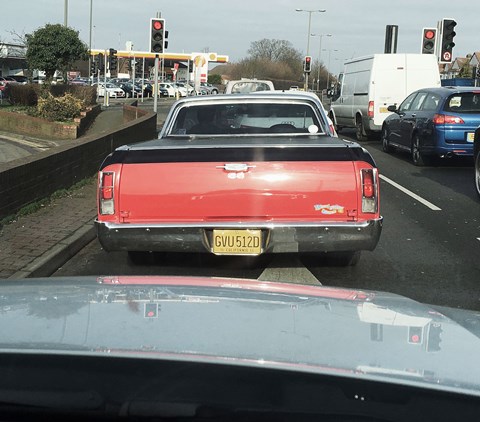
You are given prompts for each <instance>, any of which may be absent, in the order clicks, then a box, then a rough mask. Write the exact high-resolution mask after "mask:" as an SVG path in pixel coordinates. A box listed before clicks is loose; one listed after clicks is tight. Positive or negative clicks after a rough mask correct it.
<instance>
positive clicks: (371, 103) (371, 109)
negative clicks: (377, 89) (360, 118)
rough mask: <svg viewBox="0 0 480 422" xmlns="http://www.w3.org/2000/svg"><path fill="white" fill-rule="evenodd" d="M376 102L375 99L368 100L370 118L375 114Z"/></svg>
mask: <svg viewBox="0 0 480 422" xmlns="http://www.w3.org/2000/svg"><path fill="white" fill-rule="evenodd" d="M374 105H375V104H374V102H373V101H369V102H368V117H370V118H373V116H374V111H373V110H374Z"/></svg>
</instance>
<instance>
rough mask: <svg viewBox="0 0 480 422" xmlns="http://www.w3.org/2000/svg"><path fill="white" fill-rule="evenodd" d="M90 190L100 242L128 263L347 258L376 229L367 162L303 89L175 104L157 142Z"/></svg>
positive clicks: (128, 152)
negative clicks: (175, 258) (199, 255)
mask: <svg viewBox="0 0 480 422" xmlns="http://www.w3.org/2000/svg"><path fill="white" fill-rule="evenodd" d="M159 180H161V181H162V183H158V181H159ZM192 181H195V183H192ZM172 192H174V193H172ZM98 195H99V196H98V197H99V204H98V210H99V212H98V216H97V220H96V223H95V225H96V229H97V234H98V238H99V240H100V243H101V244H102V246H103V248H104V249H105V250H106V251H120V250H126V251H129V255H130V258H131V260H132V261H133V262H141V261H142V259H143V258H144V257H145V256H148V254H149V252H148V251H157V252H204V253H210V254H216V255H251V256H255V255H261V254H264V253H292V252H296V253H298V252H311V253H317V254H319V255H322V256H324V254H325V253H330V254H333V256H334V259H335V260H338V262H339V263H342V264H343V265H353V264H355V263H356V262H357V261H358V259H359V256H360V251H361V250H373V249H374V248H375V246H376V245H377V242H378V240H379V237H380V232H381V227H382V217H381V216H380V211H379V183H378V172H377V168H376V165H375V162H374V160H373V159H372V157H371V156H370V154H369V153H368V152H367V151H366V150H365V149H364V148H362V147H360V146H359V145H358V144H356V143H352V142H349V141H344V140H341V139H339V138H336V137H335V136H334V134H333V133H332V131H331V128H330V126H329V122H328V119H327V116H326V114H325V112H324V110H323V107H322V105H321V103H320V102H319V100H318V98H315V97H314V96H313V95H310V94H305V93H301V92H292V93H286V92H270V93H263V94H262V93H256V94H255V95H252V94H246V95H222V96H219V95H216V96H193V97H188V98H185V99H182V100H180V101H177V102H176V103H175V105H174V106H173V108H172V110H171V111H170V113H169V115H168V116H167V119H166V121H165V124H164V125H163V128H162V131H161V133H160V135H159V139H155V140H152V141H147V142H140V143H136V144H132V145H126V146H123V147H120V148H118V149H117V150H116V151H115V152H113V153H112V154H111V155H109V156H108V157H107V158H106V159H105V161H104V162H103V164H102V165H101V169H100V172H99V192H98ZM252 203H255V207H253V208H252V207H251V204H252ZM119 204H121V208H119Z"/></svg>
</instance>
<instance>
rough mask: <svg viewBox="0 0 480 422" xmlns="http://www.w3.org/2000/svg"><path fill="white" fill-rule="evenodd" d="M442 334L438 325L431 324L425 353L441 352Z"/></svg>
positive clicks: (436, 323) (435, 323)
mask: <svg viewBox="0 0 480 422" xmlns="http://www.w3.org/2000/svg"><path fill="white" fill-rule="evenodd" d="M442 332H443V329H442V325H441V324H440V323H438V322H432V323H431V324H430V327H429V329H428V337H427V352H438V351H440V350H441V347H440V343H441V342H442V336H441V334H442Z"/></svg>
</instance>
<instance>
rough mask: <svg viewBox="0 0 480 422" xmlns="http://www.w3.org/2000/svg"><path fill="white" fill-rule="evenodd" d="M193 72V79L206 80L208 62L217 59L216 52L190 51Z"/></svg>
mask: <svg viewBox="0 0 480 422" xmlns="http://www.w3.org/2000/svg"><path fill="white" fill-rule="evenodd" d="M191 60H192V62H193V72H194V75H195V80H196V81H197V80H199V81H200V82H207V76H208V62H209V61H216V60H217V53H192V56H191Z"/></svg>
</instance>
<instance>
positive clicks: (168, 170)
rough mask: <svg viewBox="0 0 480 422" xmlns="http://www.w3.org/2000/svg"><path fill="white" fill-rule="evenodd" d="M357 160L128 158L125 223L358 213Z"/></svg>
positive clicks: (122, 200)
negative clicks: (136, 160) (151, 160)
mask: <svg viewBox="0 0 480 422" xmlns="http://www.w3.org/2000/svg"><path fill="white" fill-rule="evenodd" d="M356 179H357V175H356V171H355V168H354V165H353V163H352V161H299V162H298V161H287V162H278V161H249V162H227V163H226V162H222V161H219V162H181V163H178V162H175V163H173V162H166V163H165V162H164V163H132V164H123V166H122V170H121V183H120V186H119V191H118V194H119V198H118V199H119V202H118V207H119V208H118V209H119V211H120V216H121V220H122V222H124V223H142V222H173V221H175V222H180V221H185V222H197V221H198V222H209V221H212V222H214V221H228V220H235V221H239V220H240V221H249V220H255V221H272V222H275V221H292V220H299V219H301V220H303V221H318V220H332V221H333V220H335V221H347V220H352V216H354V215H355V213H356V211H357V208H358V192H357V180H356Z"/></svg>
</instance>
